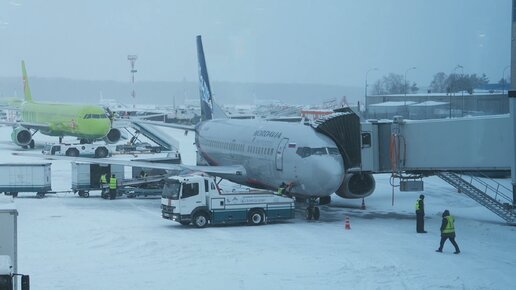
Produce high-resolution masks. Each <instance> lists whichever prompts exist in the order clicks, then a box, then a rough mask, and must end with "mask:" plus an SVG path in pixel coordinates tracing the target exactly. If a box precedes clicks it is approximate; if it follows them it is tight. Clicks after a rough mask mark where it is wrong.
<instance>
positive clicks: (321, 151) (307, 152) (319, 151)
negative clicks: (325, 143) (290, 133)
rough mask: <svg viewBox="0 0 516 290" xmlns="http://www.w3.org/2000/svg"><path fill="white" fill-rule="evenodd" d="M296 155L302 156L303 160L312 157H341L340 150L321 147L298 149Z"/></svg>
mask: <svg viewBox="0 0 516 290" xmlns="http://www.w3.org/2000/svg"><path fill="white" fill-rule="evenodd" d="M296 154H297V155H299V156H301V158H306V157H308V156H311V155H327V154H330V155H340V152H339V149H337V148H335V147H319V148H310V147H298V148H297V150H296Z"/></svg>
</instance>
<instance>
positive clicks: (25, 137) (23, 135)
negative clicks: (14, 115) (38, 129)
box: [11, 127, 32, 146]
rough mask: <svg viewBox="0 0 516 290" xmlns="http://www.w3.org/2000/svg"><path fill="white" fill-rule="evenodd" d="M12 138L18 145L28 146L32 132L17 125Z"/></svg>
mask: <svg viewBox="0 0 516 290" xmlns="http://www.w3.org/2000/svg"><path fill="white" fill-rule="evenodd" d="M11 139H12V140H13V142H14V143H16V145H18V146H28V145H29V144H30V141H31V140H32V133H31V132H30V130H29V129H27V128H25V127H16V128H14V129H13V132H12V133H11Z"/></svg>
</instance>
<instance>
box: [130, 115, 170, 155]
mask: <svg viewBox="0 0 516 290" xmlns="http://www.w3.org/2000/svg"><path fill="white" fill-rule="evenodd" d="M132 127H134V129H136V131H137V132H139V133H140V134H142V135H143V136H145V137H147V138H149V139H150V140H152V141H153V142H154V143H156V144H158V145H159V146H161V147H162V149H163V150H165V151H172V150H177V148H178V144H177V141H175V140H174V139H172V138H171V137H169V136H168V135H167V134H166V133H164V132H163V131H161V130H159V129H158V128H156V127H155V126H153V125H149V124H143V123H140V122H137V121H133V122H132Z"/></svg>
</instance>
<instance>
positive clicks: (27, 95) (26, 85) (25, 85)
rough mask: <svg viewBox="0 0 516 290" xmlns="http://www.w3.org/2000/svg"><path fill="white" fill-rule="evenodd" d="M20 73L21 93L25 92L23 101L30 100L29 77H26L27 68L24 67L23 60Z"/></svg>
mask: <svg viewBox="0 0 516 290" xmlns="http://www.w3.org/2000/svg"><path fill="white" fill-rule="evenodd" d="M22 74H23V93H24V94H25V101H27V102H32V94H31V93H30V86H29V78H28V77H27V70H26V69H25V61H23V60H22Z"/></svg>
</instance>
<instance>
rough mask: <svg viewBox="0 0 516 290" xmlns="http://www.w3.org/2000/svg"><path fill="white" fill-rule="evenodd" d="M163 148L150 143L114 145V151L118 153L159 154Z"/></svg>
mask: <svg viewBox="0 0 516 290" xmlns="http://www.w3.org/2000/svg"><path fill="white" fill-rule="evenodd" d="M162 149H163V148H162V147H161V146H154V145H151V144H150V143H147V142H143V143H129V144H121V145H116V147H115V150H116V152H119V153H160V152H161V150H162Z"/></svg>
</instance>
